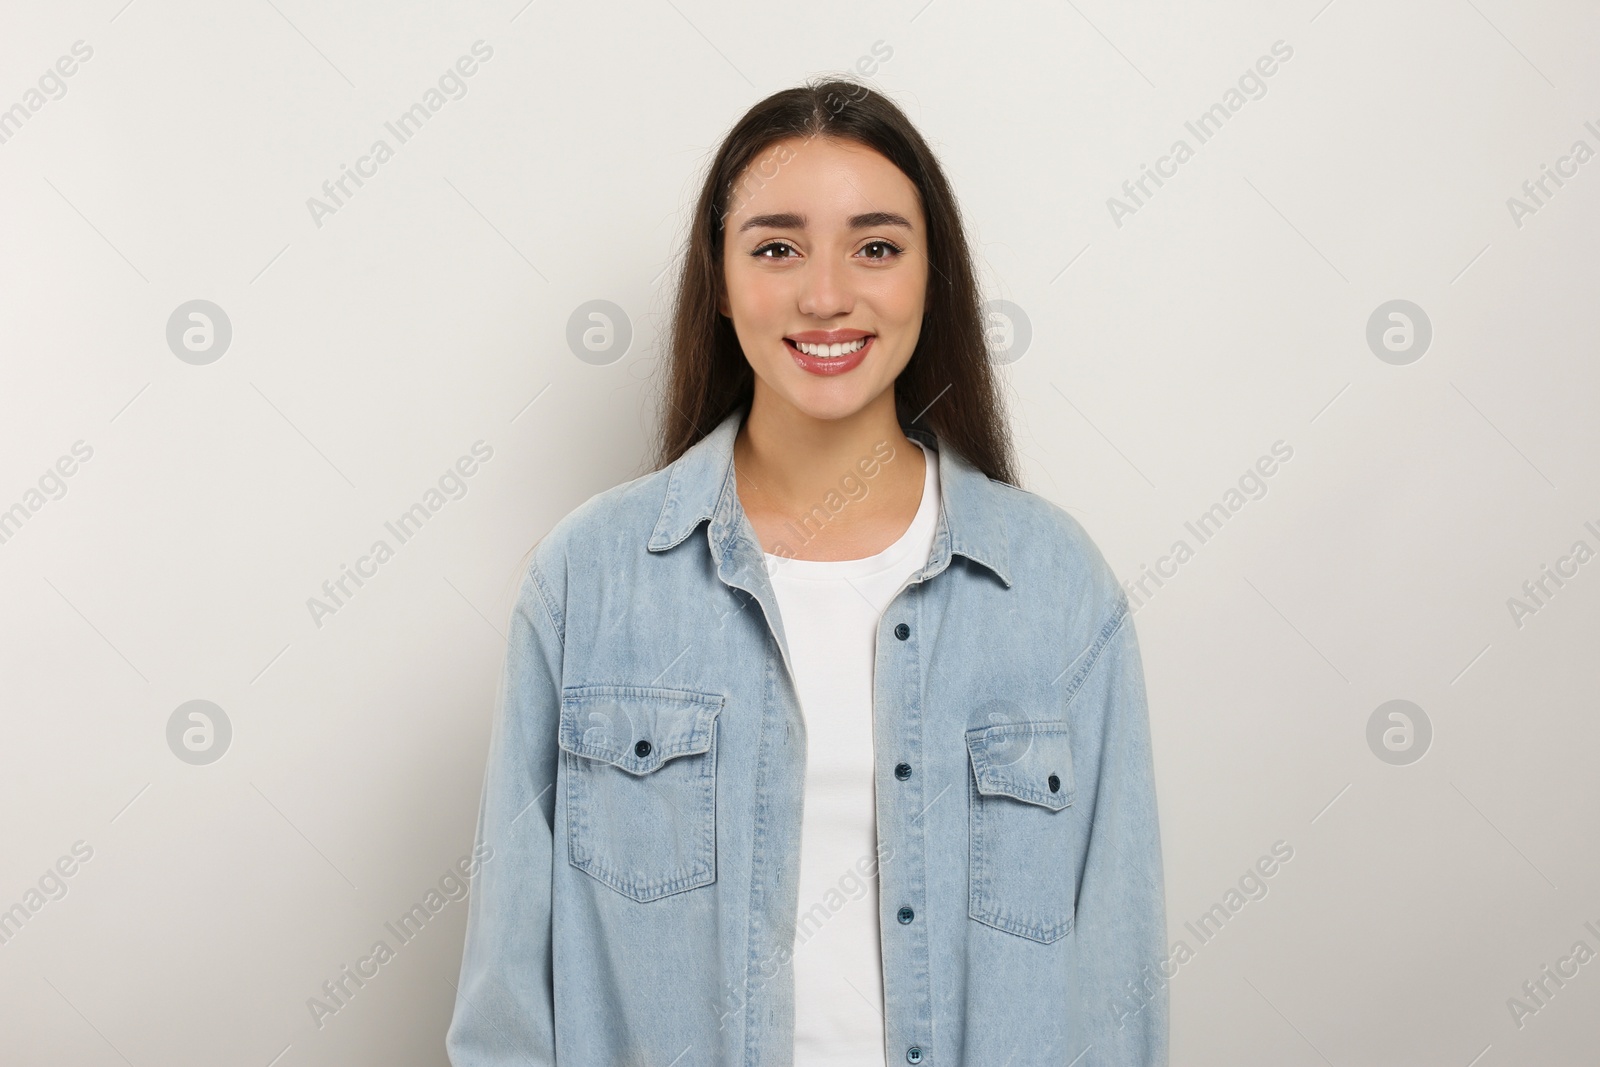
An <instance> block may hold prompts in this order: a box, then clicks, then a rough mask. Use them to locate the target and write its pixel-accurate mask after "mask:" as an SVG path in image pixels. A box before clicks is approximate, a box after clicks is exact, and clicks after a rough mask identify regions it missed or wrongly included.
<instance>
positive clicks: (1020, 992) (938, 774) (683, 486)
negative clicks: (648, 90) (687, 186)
mask: <svg viewBox="0 0 1600 1067" xmlns="http://www.w3.org/2000/svg"><path fill="white" fill-rule="evenodd" d="M668 352H669V358H670V380H669V381H668V383H667V387H666V390H665V402H664V404H663V405H662V408H663V410H662V422H661V425H662V439H661V446H660V456H659V462H658V466H657V469H655V470H654V471H653V472H652V473H649V474H647V475H645V476H643V477H641V478H637V479H634V480H632V481H629V482H627V483H625V484H623V485H620V486H617V487H615V488H613V489H610V490H608V491H606V492H603V493H600V494H598V495H597V496H595V497H593V498H591V499H590V500H588V501H587V502H586V503H584V504H583V505H582V506H580V507H578V508H577V509H576V510H575V511H573V512H572V513H571V514H570V515H568V516H566V517H565V518H564V519H562V520H561V521H560V522H559V523H557V524H556V525H555V527H554V528H553V529H552V530H551V531H550V532H549V534H548V535H546V536H545V537H544V538H543V539H542V540H541V541H540V543H539V544H538V545H537V546H536V547H535V550H534V553H533V556H532V560H531V563H530V564H529V566H528V567H527V569H526V572H525V574H524V577H523V580H522V586H521V591H520V594H519V598H518V603H517V607H516V610H515V611H514V613H513V615H512V620H511V631H510V639H511V641H510V647H509V649H508V652H507V657H506V668H505V673H504V678H503V682H502V686H501V689H500V693H499V696H498V701H497V712H496V718H495V722H494V729H493V735H492V741H491V748H490V753H489V763H488V770H487V775H486V779H485V782H484V790H483V800H482V806H481V809H480V813H479V821H478V847H479V851H480V853H482V854H485V855H488V856H489V858H488V859H486V860H485V861H484V863H483V866H482V869H481V873H479V875H478V881H477V885H476V887H475V889H474V892H473V896H472V903H471V910H470V914H469V920H468V929H467V941H466V953H465V957H464V959H463V961H462V967H461V982H460V985H459V987H458V997H457V1000H456V1004H455V1014H454V1018H453V1020H452V1022H451V1025H450V1029H449V1033H448V1036H447V1047H448V1051H449V1054H450V1059H451V1062H452V1063H453V1064H455V1065H456V1067H489V1065H501V1064H505V1065H510V1064H560V1065H563V1067H567V1065H571V1067H578V1065H583V1067H589V1065H594V1067H601V1065H604V1067H617V1065H621V1064H639V1065H646V1064H649V1065H654V1067H668V1065H675V1067H690V1065H719V1067H720V1065H728V1067H732V1065H735V1064H738V1065H743V1067H757V1065H763V1067H764V1065H782V1064H790V1063H795V1064H801V1065H823V1064H827V1065H849V1067H856V1065H869V1064H870V1065H873V1067H886V1065H892V1064H900V1063H910V1064H929V1065H935V1067H939V1065H951V1067H955V1065H967V1067H1001V1065H1011V1067H1027V1065H1045V1064H1052V1065H1061V1067H1065V1065H1067V1064H1073V1065H1081V1067H1093V1065H1118V1067H1122V1065H1130V1067H1131V1065H1139V1067H1146V1065H1155V1064H1165V1063H1166V1062H1167V1059H1166V1057H1167V1051H1166V1050H1167V995H1166V976H1167V973H1168V972H1166V971H1164V970H1163V967H1164V965H1165V964H1166V963H1167V960H1166V958H1165V957H1166V953H1165V935H1166V931H1165V908H1164V901H1163V890H1162V868H1161V849H1160V840H1159V831H1158V823H1157V812H1156V798H1155V791H1154V778H1153V767H1152V759H1151V751H1150V735H1149V725H1148V721H1147V711H1146V704H1145V690H1144V679H1143V674H1142V667H1141V663H1140V657H1139V649H1138V644H1137V641H1136V638H1135V633H1134V625H1133V620H1132V617H1131V615H1130V614H1129V612H1128V604H1127V600H1126V598H1125V596H1124V594H1123V591H1122V589H1121V587H1120V586H1119V584H1118V582H1117V580H1116V578H1115V577H1114V576H1113V574H1112V573H1111V571H1110V569H1109V568H1108V567H1107V565H1106V563H1105V561H1104V559H1103V558H1102V557H1101V555H1100V553H1099V552H1098V551H1097V550H1096V548H1095V546H1094V544H1093V543H1092V542H1091V541H1090V539H1089V537H1088V535H1087V534H1086V533H1085V532H1084V531H1083V529H1082V528H1081V527H1080V526H1079V525H1078V523H1077V522H1076V521H1075V520H1073V519H1072V518H1071V517H1070V516H1069V515H1068V514H1067V513H1066V512H1065V511H1064V510H1062V509H1061V508H1059V507H1056V506H1055V505H1053V504H1051V503H1050V502H1049V501H1047V500H1045V499H1043V498H1042V497H1039V496H1036V495H1034V494H1032V493H1030V492H1027V491H1025V490H1023V489H1021V488H1019V487H1018V486H1017V478H1016V477H1015V474H1014V469H1013V465H1012V459H1011V455H1010V443H1009V438H1008V433H1007V430H1006V424H1005V421H1004V417H1003V414H1002V412H1001V409H1000V403H999V400H998V390H997V386H996V381H995V377H996V376H995V372H994V370H993V368H992V367H991V365H990V362H989V359H988V354H987V351H986V349H985V345H984V337H983V327H982V322H981V316H980V298H979V295H978V291H977V286H976V284H975V281H974V274H973V269H972V265H971V262H970V259H969V254H968V251H967V244H966V240H965V238H964V236H963V234H962V227H961V221H960V215H959V212H958V210H957V206H956V202H955V199H954V197H953V196H952V193H951V190H950V187H949V184H948V183H947V181H946V180H945V177H944V175H943V173H942V172H941V170H940V168H939V165H938V163H937V161H936V160H935V159H934V157H933V154H932V153H931V152H930V151H929V149H928V146H927V145H926V144H925V143H924V141H923V139H922V138H921V137H920V136H919V135H918V134H917V132H916V130H915V129H914V128H913V127H912V126H911V124H910V122H909V121H908V120H907V119H906V117H905V116H904V114H902V113H901V112H900V110H899V109H898V108H896V107H895V106H894V105H893V104H892V103H891V102H889V101H888V100H886V99H885V98H884V97H882V96H880V95H878V94H877V93H875V92H873V91H871V90H870V89H868V88H866V87H864V86H861V85H858V84H855V83H852V82H843V81H831V82H823V83H820V84H813V85H808V86H806V87H803V88H797V89H790V90H786V91H784V92H780V93H777V94H775V95H773V96H771V97H769V98H767V99H766V100H763V101H761V102H760V103H758V104H757V105H756V106H755V107H753V108H752V109H751V110H750V111H749V112H748V113H747V114H746V115H745V116H744V117H743V118H742V119H741V120H740V121H739V122H738V124H737V125H736V126H735V127H734V128H733V130H732V131H731V132H730V133H729V134H728V136H727V137H726V139H725V140H724V141H723V143H722V145H721V146H720V148H719V149H718V151H717V154H716V157H715V159H714V161H713V163H712V165H711V169H710V173H709V174H708V176H707V178H706V182H705V186H704V189H703V190H702V192H701V195H700V200H699V204H698V206H697V208H696V215H695V219H694V223H693V229H692V233H691V235H690V238H689V245H688V249H687V253H686V256H685V259H684V264H683V273H682V276H681V279H680V284H679V287H678V304H677V309H676V314H675V318H674V321H673V327H672V333H671V338H670V347H669V348H668Z"/></svg>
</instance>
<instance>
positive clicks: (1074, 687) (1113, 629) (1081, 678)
mask: <svg viewBox="0 0 1600 1067" xmlns="http://www.w3.org/2000/svg"><path fill="white" fill-rule="evenodd" d="M1128 618H1129V612H1128V601H1127V600H1126V599H1120V600H1118V601H1117V610H1116V614H1114V615H1113V616H1112V617H1111V618H1109V619H1107V620H1106V621H1105V622H1104V623H1102V624H1101V626H1100V635H1099V636H1098V637H1096V638H1095V642H1094V647H1093V648H1091V649H1090V650H1089V662H1087V663H1085V664H1084V665H1083V666H1082V667H1080V668H1079V669H1078V675H1077V677H1076V678H1074V679H1073V680H1072V682H1071V684H1070V685H1068V687H1067V693H1066V697H1067V707H1066V718H1067V721H1069V722H1070V721H1071V719H1072V705H1073V703H1074V702H1075V701H1076V700H1077V699H1078V694H1079V693H1081V692H1082V691H1083V685H1084V683H1085V682H1087V681H1088V680H1089V677H1090V675H1092V674H1093V673H1094V670H1095V668H1096V667H1097V666H1099V664H1100V654H1101V653H1102V652H1104V651H1105V649H1106V646H1107V645H1109V644H1110V643H1111V639H1112V638H1113V637H1115V636H1116V635H1117V632H1118V631H1119V630H1121V629H1122V626H1123V624H1124V623H1126V622H1127V621H1128Z"/></svg>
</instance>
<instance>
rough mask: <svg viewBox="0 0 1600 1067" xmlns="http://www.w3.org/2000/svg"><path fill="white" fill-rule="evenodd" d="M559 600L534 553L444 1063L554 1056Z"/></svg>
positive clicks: (511, 642) (511, 648) (499, 714)
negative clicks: (553, 882) (553, 877)
mask: <svg viewBox="0 0 1600 1067" xmlns="http://www.w3.org/2000/svg"><path fill="white" fill-rule="evenodd" d="M560 611H561V601H560V600H559V599H557V598H555V597H553V596H551V595H550V589H549V586H548V584H547V582H546V581H545V580H544V579H543V577H542V576H541V574H540V572H539V570H538V569H537V563H534V564H533V565H530V566H529V568H528V571H527V573H526V575H525V576H524V578H523V582H522V588H521V590H520V592H519V593H518V596H517V604H516V607H515V608H514V610H513V611H512V613H511V625H510V629H509V631H508V633H507V637H508V642H507V646H506V656H505V667H504V670H503V672H502V675H501V679H500V686H499V691H498V694H497V696H496V699H495V713H494V721H493V725H492V727H491V731H490V740H489V758H488V766H487V768H486V770H485V772H484V780H483V795H482V799H481V801H480V804H479V808H478V826H477V834H476V837H477V842H476V845H477V851H478V853H479V854H480V855H482V856H483V857H485V858H484V860H483V864H482V867H481V868H480V870H479V873H478V877H477V881H476V883H475V884H474V885H473V888H472V895H471V898H470V903H469V904H468V914H467V934H466V947H465V951H464V953H463V955H462V960H461V978H460V982H459V984H458V985H457V986H456V1001H455V1010H454V1014H453V1015H452V1017H451V1021H450V1028H449V1030H448V1032H447V1033H446V1035H445V1050H446V1053H447V1054H448V1056H449V1059H450V1063H451V1064H452V1067H502V1065H506V1067H509V1065H511V1064H515V1065H517V1067H539V1065H548V1064H554V1063H555V1062H556V1057H555V1002H554V995H553V993H554V990H553V985H552V972H551V937H550V935H551V926H550V881H551V862H552V855H553V850H552V842H553V835H552V832H551V825H552V821H553V819H554V814H555V781H556V758H557V756H558V754H559V753H558V752H557V749H556V732H557V729H558V716H559V714H560V704H561V661H562V627H561V625H560V623H559V621H558V620H560V619H561V618H562V616H561V614H560Z"/></svg>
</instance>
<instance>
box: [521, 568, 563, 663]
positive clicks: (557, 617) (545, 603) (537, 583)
mask: <svg viewBox="0 0 1600 1067" xmlns="http://www.w3.org/2000/svg"><path fill="white" fill-rule="evenodd" d="M528 577H530V578H532V579H533V589H534V592H536V593H537V594H538V595H539V604H540V606H541V607H543V608H544V614H545V617H546V618H547V619H549V620H550V626H551V628H553V629H554V630H555V632H556V637H558V638H559V639H560V641H561V647H562V648H563V649H565V648H566V646H567V631H566V619H565V617H564V616H563V615H562V613H560V612H558V611H556V610H555V608H554V607H553V606H552V601H553V599H554V598H553V597H551V595H550V591H549V589H548V588H547V583H546V582H545V577H544V575H543V574H542V573H541V572H540V570H539V564H538V561H537V560H534V561H530V562H529V563H528Z"/></svg>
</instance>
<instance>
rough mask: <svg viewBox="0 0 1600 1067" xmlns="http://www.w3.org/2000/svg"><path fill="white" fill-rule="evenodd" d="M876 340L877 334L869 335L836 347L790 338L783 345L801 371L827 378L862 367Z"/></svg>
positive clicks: (784, 340) (785, 339) (786, 338)
mask: <svg viewBox="0 0 1600 1067" xmlns="http://www.w3.org/2000/svg"><path fill="white" fill-rule="evenodd" d="M875 340H877V335H876V334H868V335H867V336H866V337H858V338H857V339H855V340H854V341H846V342H844V343H843V344H836V345H813V344H807V343H804V342H800V341H794V340H791V339H790V338H788V337H785V338H784V339H783V343H784V344H785V345H786V346H787V347H788V349H789V355H791V356H793V357H794V361H795V363H796V364H797V365H798V366H799V367H800V369H801V370H803V371H806V372H808V373H810V374H819V375H824V376H825V375H831V374H843V373H844V372H845V371H848V370H853V369H855V368H856V367H858V366H860V365H861V361H862V360H864V359H866V358H867V353H868V352H870V351H871V350H872V342H873V341H875Z"/></svg>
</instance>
